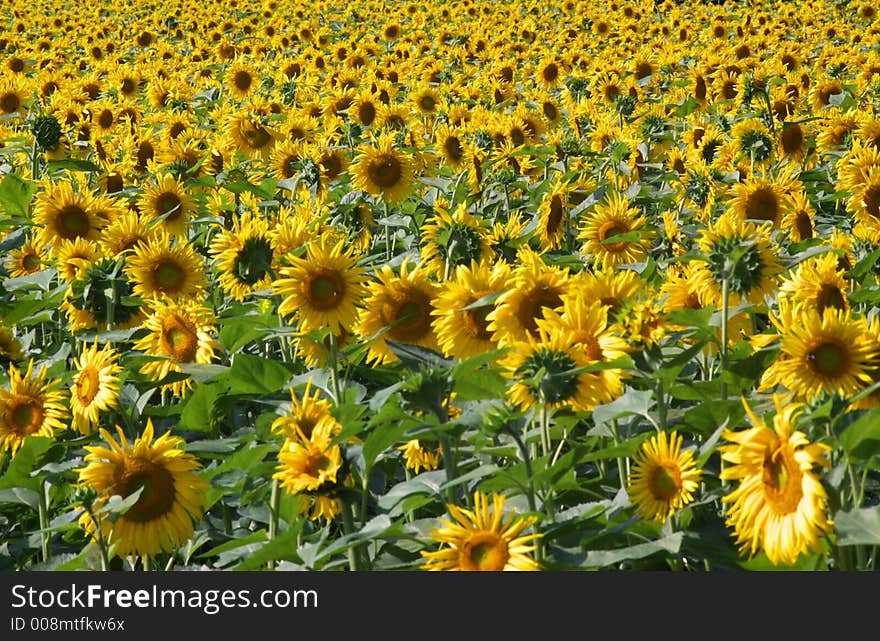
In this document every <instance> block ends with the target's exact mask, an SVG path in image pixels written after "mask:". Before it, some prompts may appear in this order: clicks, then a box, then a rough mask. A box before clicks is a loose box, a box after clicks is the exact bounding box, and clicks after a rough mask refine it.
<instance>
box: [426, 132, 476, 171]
mask: <svg viewBox="0 0 880 641" xmlns="http://www.w3.org/2000/svg"><path fill="white" fill-rule="evenodd" d="M434 140H436V141H437V152H438V153H439V154H440V157H441V158H442V159H443V162H444V163H446V164H447V165H448V166H449V167H450V168H452V169H453V170H454V171H456V172H457V171H461V170H462V169H464V167H465V161H466V160H467V146H468V142H467V139H466V137H465V130H464V129H463V128H461V127H453V126H450V125H449V124H447V123H441V124H439V125H437V128H436V130H435V131H434Z"/></svg>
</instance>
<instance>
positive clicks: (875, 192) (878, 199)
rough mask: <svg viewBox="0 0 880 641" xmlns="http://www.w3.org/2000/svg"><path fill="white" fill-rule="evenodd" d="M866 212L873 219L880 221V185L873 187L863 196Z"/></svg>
mask: <svg viewBox="0 0 880 641" xmlns="http://www.w3.org/2000/svg"><path fill="white" fill-rule="evenodd" d="M862 205H864V207H865V211H866V212H868V214H870V215H871V216H872V217H873V218H876V219H877V220H880V185H871V186H870V187H868V189H866V190H865V193H864V195H863V196H862Z"/></svg>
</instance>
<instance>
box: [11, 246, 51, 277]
mask: <svg viewBox="0 0 880 641" xmlns="http://www.w3.org/2000/svg"><path fill="white" fill-rule="evenodd" d="M48 259H49V257H48V256H47V255H46V252H45V251H43V246H42V245H40V243H39V242H37V241H36V240H34V239H32V238H29V239H27V240H25V241H24V243H23V244H22V246H21V247H19V248H18V249H10V250H9V255H8V258H6V260H5V261H4V262H3V266H4V267H5V268H6V270H7V271H8V272H9V277H10V278H18V277H19V276H27V275H28V274H35V273H37V272H38V271H40V270H42V269H45V267H46V263H47V261H48Z"/></svg>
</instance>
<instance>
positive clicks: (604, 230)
mask: <svg viewBox="0 0 880 641" xmlns="http://www.w3.org/2000/svg"><path fill="white" fill-rule="evenodd" d="M627 232H629V228H628V227H626V226H625V225H623V224H621V223H620V222H618V221H615V220H609V221H608V222H607V223H603V224H602V226H601V227H599V231H598V232H597V235H598V237H599V240H600V241H601V242H602V247H603V248H604V249H605V251H609V252H611V253H617V252H620V251H623V249H624V248H625V247H626V242H619V243H608V242H605V239H607V238H614V237H615V236H618V235H620V234H626V233H627Z"/></svg>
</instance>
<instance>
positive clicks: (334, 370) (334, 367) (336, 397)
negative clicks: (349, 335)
mask: <svg viewBox="0 0 880 641" xmlns="http://www.w3.org/2000/svg"><path fill="white" fill-rule="evenodd" d="M338 357H339V347H338V345H337V339H336V334H335V333H334V332H333V330H330V387H331V388H332V390H333V401H334V402H335V403H336V404H337V405H339V402H340V400H341V392H340V390H339V366H338V363H337V361H338Z"/></svg>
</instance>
